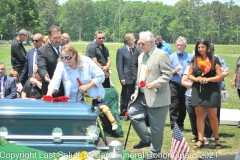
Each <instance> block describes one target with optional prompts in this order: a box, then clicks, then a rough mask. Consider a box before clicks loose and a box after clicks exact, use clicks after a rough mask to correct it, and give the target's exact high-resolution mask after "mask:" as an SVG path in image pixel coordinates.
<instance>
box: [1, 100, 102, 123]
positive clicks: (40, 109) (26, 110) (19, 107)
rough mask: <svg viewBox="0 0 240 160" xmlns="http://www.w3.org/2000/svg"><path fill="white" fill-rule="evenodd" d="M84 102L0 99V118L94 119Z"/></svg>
mask: <svg viewBox="0 0 240 160" xmlns="http://www.w3.org/2000/svg"><path fill="white" fill-rule="evenodd" d="M91 107H92V105H91V104H89V103H86V102H75V101H68V102H50V101H43V100H36V99H0V118H24V119H32V118H34V119H81V120H84V119H96V117H97V116H98V113H99V112H98V111H96V110H95V111H94V112H92V110H91Z"/></svg>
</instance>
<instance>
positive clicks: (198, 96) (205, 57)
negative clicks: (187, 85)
mask: <svg viewBox="0 0 240 160" xmlns="http://www.w3.org/2000/svg"><path fill="white" fill-rule="evenodd" d="M188 79H190V80H191V81H193V84H192V95H191V97H192V98H191V103H192V104H191V105H192V106H194V107H195V112H196V115H197V130H198V142H197V144H196V145H194V149H198V148H201V147H203V146H204V143H203V136H204V125H205V120H204V117H205V109H207V112H208V117H209V120H210V124H211V128H212V131H213V134H214V137H215V148H216V149H219V148H221V144H220V140H219V137H218V119H217V107H220V104H221V95H220V88H219V85H218V81H220V80H221V79H222V71H221V64H220V62H219V59H218V58H217V57H215V56H214V54H213V51H212V50H211V47H210V43H209V41H208V40H207V39H204V38H201V39H200V40H198V42H197V44H196V46H195V56H194V57H193V60H192V62H191V64H190V68H189V73H188Z"/></svg>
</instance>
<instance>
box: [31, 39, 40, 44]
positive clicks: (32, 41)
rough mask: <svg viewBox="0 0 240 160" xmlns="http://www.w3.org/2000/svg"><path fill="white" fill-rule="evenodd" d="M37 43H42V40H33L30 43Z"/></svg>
mask: <svg viewBox="0 0 240 160" xmlns="http://www.w3.org/2000/svg"><path fill="white" fill-rule="evenodd" d="M39 41H42V40H34V39H33V40H32V42H36V43H37V42H39Z"/></svg>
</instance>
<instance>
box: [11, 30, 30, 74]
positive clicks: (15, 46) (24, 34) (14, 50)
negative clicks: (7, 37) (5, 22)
mask: <svg viewBox="0 0 240 160" xmlns="http://www.w3.org/2000/svg"><path fill="white" fill-rule="evenodd" d="M27 38H28V31H27V30H25V29H21V30H20V31H19V32H18V36H17V38H16V39H14V40H13V42H12V44H11V64H12V68H13V70H14V71H17V72H18V74H19V75H20V74H21V73H22V69H23V67H24V63H25V60H26V53H27V52H26V50H25V48H24V47H23V44H22V43H23V42H25V41H26V40H27Z"/></svg>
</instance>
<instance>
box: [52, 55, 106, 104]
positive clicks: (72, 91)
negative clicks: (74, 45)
mask: <svg viewBox="0 0 240 160" xmlns="http://www.w3.org/2000/svg"><path fill="white" fill-rule="evenodd" d="M76 78H79V79H80V81H81V83H82V84H83V85H84V84H88V83H90V82H91V81H93V82H94V83H95V85H96V86H95V87H92V88H90V89H88V90H87V93H88V95H89V96H90V97H92V98H94V99H96V98H102V99H103V98H104V95H105V90H104V88H103V86H102V83H103V82H104V80H105V75H104V73H103V71H102V70H101V69H100V67H98V66H97V65H96V64H95V63H94V62H93V61H92V60H91V59H90V58H89V57H86V56H82V62H80V63H78V68H77V69H76V70H73V69H72V68H71V67H70V66H68V65H66V64H65V63H64V62H62V61H60V62H58V63H57V67H56V69H55V71H54V75H53V78H52V79H51V82H50V83H49V85H48V88H52V89H55V90H58V89H59V86H60V83H61V81H63V87H64V92H65V96H67V97H69V99H70V100H76V96H74V95H76V93H77V91H78V87H79V86H78V83H77V80H76ZM74 79H75V80H76V81H75V80H74ZM76 84H77V85H76ZM81 99H82V94H78V100H81Z"/></svg>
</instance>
